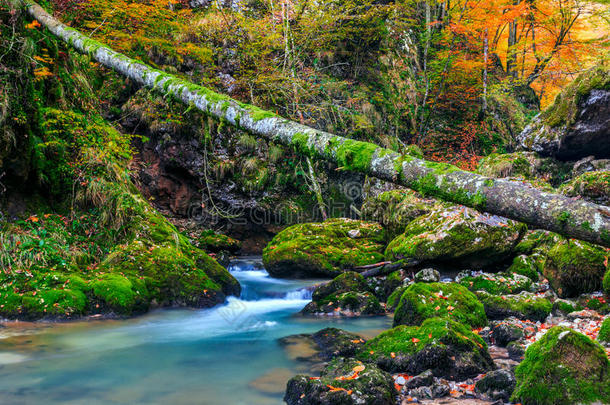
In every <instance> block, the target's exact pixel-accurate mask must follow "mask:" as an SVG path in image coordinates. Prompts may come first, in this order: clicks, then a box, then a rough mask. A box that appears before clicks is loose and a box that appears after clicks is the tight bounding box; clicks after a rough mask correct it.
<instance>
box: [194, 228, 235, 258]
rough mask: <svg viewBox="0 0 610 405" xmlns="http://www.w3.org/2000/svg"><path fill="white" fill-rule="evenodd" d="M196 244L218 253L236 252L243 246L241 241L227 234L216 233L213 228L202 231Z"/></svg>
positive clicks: (200, 247)
mask: <svg viewBox="0 0 610 405" xmlns="http://www.w3.org/2000/svg"><path fill="white" fill-rule="evenodd" d="M195 245H196V246H197V247H198V248H199V249H203V250H205V251H206V252H212V253H218V252H221V251H225V252H230V253H236V252H238V251H239V249H240V248H241V242H240V241H238V240H237V239H233V238H231V237H229V236H227V235H223V234H220V233H216V232H214V231H212V230H211V229H206V230H204V231H202V232H201V233H200V234H199V236H198V237H197V238H196V239H195Z"/></svg>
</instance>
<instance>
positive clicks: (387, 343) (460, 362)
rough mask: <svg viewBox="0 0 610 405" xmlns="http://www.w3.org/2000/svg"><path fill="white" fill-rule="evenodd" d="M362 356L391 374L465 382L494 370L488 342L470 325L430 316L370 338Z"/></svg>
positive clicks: (360, 356)
mask: <svg viewBox="0 0 610 405" xmlns="http://www.w3.org/2000/svg"><path fill="white" fill-rule="evenodd" d="M359 358H361V359H362V360H366V361H373V362H375V363H376V364H377V365H378V366H379V367H380V368H381V369H383V370H386V371H389V372H391V373H397V372H403V373H408V374H410V375H417V374H419V373H421V372H423V371H426V370H432V372H433V374H434V375H435V376H437V377H444V378H448V379H451V380H456V381H462V380H465V379H467V378H472V377H475V376H477V375H478V374H482V373H485V372H487V371H490V370H493V369H494V363H493V360H492V359H491V357H490V355H489V353H488V352H487V345H486V344H485V342H484V341H483V339H481V337H479V335H477V334H475V333H473V332H472V331H471V330H470V328H469V327H467V326H465V325H462V324H461V323H458V322H455V321H452V320H450V319H447V318H430V319H427V320H426V321H424V323H422V325H421V326H419V327H418V326H406V325H400V326H397V327H395V328H393V329H390V330H388V331H386V332H383V333H381V334H380V335H379V336H377V337H376V338H374V339H371V340H369V341H368V342H367V343H366V344H365V345H364V348H363V349H362V352H361V353H360V355H359Z"/></svg>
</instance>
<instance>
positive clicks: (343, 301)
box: [301, 271, 385, 316]
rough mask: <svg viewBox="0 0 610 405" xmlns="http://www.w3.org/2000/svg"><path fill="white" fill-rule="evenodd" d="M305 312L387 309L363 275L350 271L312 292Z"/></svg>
mask: <svg viewBox="0 0 610 405" xmlns="http://www.w3.org/2000/svg"><path fill="white" fill-rule="evenodd" d="M301 312H302V313H303V314H312V315H315V314H333V315H347V316H353V315H381V314H384V313H385V310H384V309H383V307H382V306H381V304H379V300H378V299H377V297H375V295H374V294H373V293H372V291H370V290H369V286H368V284H367V283H366V281H365V280H364V277H362V275H360V274H358V273H355V272H353V271H349V272H346V273H343V274H340V275H339V276H337V277H335V278H334V279H333V280H332V281H331V282H329V283H327V284H322V285H320V286H319V287H318V288H316V290H315V291H314V292H313V294H312V301H311V302H310V303H309V304H307V306H305V308H303V310H302V311H301Z"/></svg>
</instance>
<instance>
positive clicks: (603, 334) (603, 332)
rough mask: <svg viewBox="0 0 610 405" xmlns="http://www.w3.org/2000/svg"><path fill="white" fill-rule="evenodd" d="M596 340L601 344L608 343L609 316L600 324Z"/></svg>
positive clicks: (609, 331)
mask: <svg viewBox="0 0 610 405" xmlns="http://www.w3.org/2000/svg"><path fill="white" fill-rule="evenodd" d="M597 340H599V341H600V342H603V343H610V316H607V317H606V318H605V319H604V321H603V322H602V325H601V327H600V328H599V334H598V335H597Z"/></svg>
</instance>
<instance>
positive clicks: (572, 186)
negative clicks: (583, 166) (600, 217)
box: [560, 171, 610, 205]
mask: <svg viewBox="0 0 610 405" xmlns="http://www.w3.org/2000/svg"><path fill="white" fill-rule="evenodd" d="M560 191H561V193H562V194H565V195H567V196H570V197H578V196H580V197H582V198H583V199H585V200H587V201H591V202H594V203H597V204H604V205H610V171H596V172H586V173H583V174H581V175H580V176H578V177H576V178H574V179H572V180H570V181H569V182H567V183H566V184H563V185H562V186H561V188H560Z"/></svg>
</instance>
